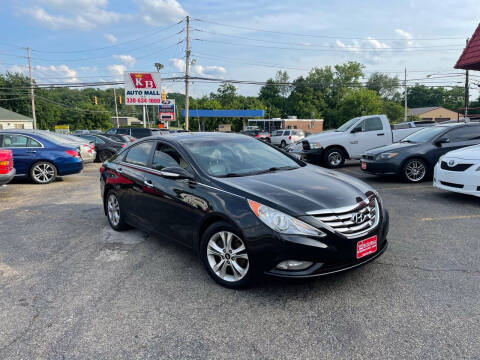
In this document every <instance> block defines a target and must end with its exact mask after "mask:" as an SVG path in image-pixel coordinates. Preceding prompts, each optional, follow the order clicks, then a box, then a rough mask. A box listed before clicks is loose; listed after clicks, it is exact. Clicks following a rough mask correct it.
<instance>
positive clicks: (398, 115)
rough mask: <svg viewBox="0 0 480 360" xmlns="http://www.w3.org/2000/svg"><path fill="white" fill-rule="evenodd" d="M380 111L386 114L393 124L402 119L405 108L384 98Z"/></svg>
mask: <svg viewBox="0 0 480 360" xmlns="http://www.w3.org/2000/svg"><path fill="white" fill-rule="evenodd" d="M382 113H383V114H385V115H387V117H388V119H389V120H390V122H391V123H392V124H395V123H398V122H401V121H403V119H404V113H405V110H404V108H403V106H402V105H400V104H398V103H396V102H394V101H388V100H386V101H384V102H383V105H382Z"/></svg>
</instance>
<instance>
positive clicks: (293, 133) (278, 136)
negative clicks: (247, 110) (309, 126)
mask: <svg viewBox="0 0 480 360" xmlns="http://www.w3.org/2000/svg"><path fill="white" fill-rule="evenodd" d="M304 137H305V133H304V132H303V130H300V129H287V130H277V131H275V132H274V133H273V134H272V136H271V138H270V140H271V142H272V144H273V145H277V146H280V147H281V148H284V147H285V146H287V145H290V144H293V143H295V142H297V141H300V140H302V139H303V138H304Z"/></svg>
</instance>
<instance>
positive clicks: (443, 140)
mask: <svg viewBox="0 0 480 360" xmlns="http://www.w3.org/2000/svg"><path fill="white" fill-rule="evenodd" d="M449 142H450V139H449V138H440V139H438V140H437V141H435V145H436V146H441V145H442V144H448V143H449Z"/></svg>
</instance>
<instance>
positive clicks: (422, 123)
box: [393, 120, 437, 130]
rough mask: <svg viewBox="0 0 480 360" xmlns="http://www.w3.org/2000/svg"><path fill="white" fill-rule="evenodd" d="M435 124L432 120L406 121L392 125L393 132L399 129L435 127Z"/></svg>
mask: <svg viewBox="0 0 480 360" xmlns="http://www.w3.org/2000/svg"><path fill="white" fill-rule="evenodd" d="M435 125H437V123H436V122H435V121H434V120H418V121H407V122H402V123H398V124H394V125H393V130H399V129H410V128H419V127H427V126H435Z"/></svg>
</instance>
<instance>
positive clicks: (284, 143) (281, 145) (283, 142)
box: [280, 140, 287, 149]
mask: <svg viewBox="0 0 480 360" xmlns="http://www.w3.org/2000/svg"><path fill="white" fill-rule="evenodd" d="M285 146H287V142H286V141H285V140H282V142H281V143H280V147H281V148H282V149H284V148H285Z"/></svg>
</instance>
